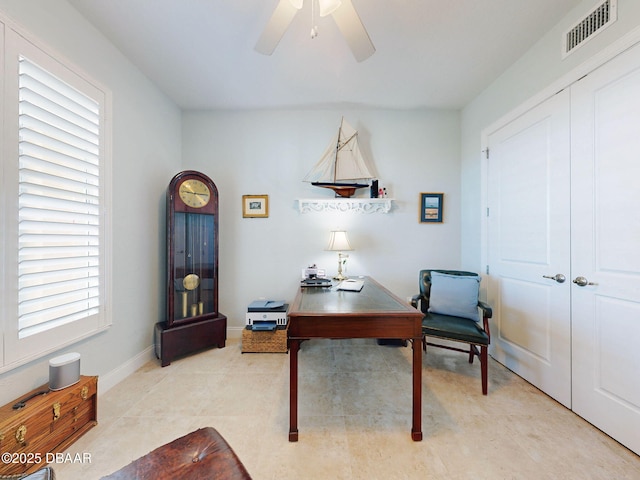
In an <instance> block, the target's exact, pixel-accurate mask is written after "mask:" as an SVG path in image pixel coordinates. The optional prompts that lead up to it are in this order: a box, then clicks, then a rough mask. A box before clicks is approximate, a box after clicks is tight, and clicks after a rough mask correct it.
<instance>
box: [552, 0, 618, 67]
mask: <svg viewBox="0 0 640 480" xmlns="http://www.w3.org/2000/svg"><path fill="white" fill-rule="evenodd" d="M617 4H618V0H605V1H604V2H601V3H600V4H599V5H598V6H596V7H595V8H594V9H593V10H592V11H591V13H589V14H588V15H587V16H586V17H585V18H583V19H582V20H580V21H579V22H578V23H577V24H576V25H575V26H574V27H572V28H571V29H570V30H568V31H567V32H566V33H565V35H564V41H563V47H562V57H563V58H564V57H566V56H567V55H569V54H570V53H573V52H574V51H575V49H576V48H578V47H581V46H582V45H584V43H585V42H586V41H587V40H590V39H591V38H593V37H595V36H596V35H597V34H598V33H600V32H601V31H602V30H604V29H605V28H606V27H608V26H609V25H611V24H612V23H613V22H615V21H616V19H617V16H618V15H617V11H618V8H617V6H618V5H617Z"/></svg>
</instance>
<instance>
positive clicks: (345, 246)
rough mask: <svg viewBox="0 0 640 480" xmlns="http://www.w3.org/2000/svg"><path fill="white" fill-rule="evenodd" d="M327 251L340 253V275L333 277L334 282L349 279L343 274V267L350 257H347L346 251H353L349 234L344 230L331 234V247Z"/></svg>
mask: <svg viewBox="0 0 640 480" xmlns="http://www.w3.org/2000/svg"><path fill="white" fill-rule="evenodd" d="M327 250H330V251H332V252H338V274H337V275H336V276H335V277H333V279H334V280H345V279H347V278H348V277H347V276H346V275H343V274H342V265H344V264H346V263H347V258H349V255H345V254H344V253H342V252H344V251H347V250H353V247H351V244H350V243H349V238H348V237H347V232H345V231H344V230H333V231H331V232H330V234H329V245H327Z"/></svg>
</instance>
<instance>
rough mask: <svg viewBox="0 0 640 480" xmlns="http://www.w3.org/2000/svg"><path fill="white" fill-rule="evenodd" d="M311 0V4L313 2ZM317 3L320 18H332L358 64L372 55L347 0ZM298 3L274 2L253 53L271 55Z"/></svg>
mask: <svg viewBox="0 0 640 480" xmlns="http://www.w3.org/2000/svg"><path fill="white" fill-rule="evenodd" d="M311 1H312V2H315V1H316V0H311ZM317 1H318V5H319V7H320V12H319V13H320V16H321V17H325V16H327V15H331V16H332V17H333V19H334V20H335V21H336V24H337V25H338V28H339V29H340V32H342V35H343V36H344V38H345V40H346V41H347V44H348V45H349V48H351V52H352V53H353V56H354V57H355V58H356V60H357V61H358V62H362V61H363V60H366V59H367V58H369V57H370V56H371V55H373V53H374V52H375V51H376V49H375V47H374V46H373V43H371V39H370V38H369V34H368V33H367V31H366V30H365V28H364V25H363V24H362V21H361V20H360V17H359V16H358V12H356V9H355V8H354V6H353V4H352V3H351V0H317ZM302 3H303V0H280V1H279V2H278V5H277V6H276V9H275V10H274V12H273V15H271V18H270V19H269V22H268V23H267V26H266V27H265V29H264V31H263V32H262V35H260V38H259V39H258V42H257V43H256V46H255V49H256V51H258V52H259V53H262V54H264V55H271V54H272V53H273V51H274V50H275V49H276V46H277V45H278V43H279V42H280V39H281V38H282V36H283V35H284V32H285V31H286V30H287V28H288V27H289V25H290V24H291V22H292V21H293V18H294V17H295V16H296V14H297V13H298V12H299V11H300V9H301V8H302ZM317 34H318V32H317V27H315V26H314V27H313V28H312V30H311V37H312V38H314V37H315V36H316V35H317Z"/></svg>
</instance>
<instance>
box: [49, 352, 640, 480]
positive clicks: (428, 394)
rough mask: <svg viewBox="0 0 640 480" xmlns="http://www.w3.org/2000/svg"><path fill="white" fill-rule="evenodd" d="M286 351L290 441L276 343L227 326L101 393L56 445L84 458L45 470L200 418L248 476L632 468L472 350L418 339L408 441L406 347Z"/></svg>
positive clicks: (123, 456) (67, 467)
mask: <svg viewBox="0 0 640 480" xmlns="http://www.w3.org/2000/svg"><path fill="white" fill-rule="evenodd" d="M299 359H300V393H299V395H300V407H299V413H300V415H299V423H298V425H299V431H300V440H299V442H297V443H290V442H288V415H289V407H288V393H289V383H288V374H289V362H288V360H289V356H288V355H287V354H264V353H263V354H254V353H246V354H242V353H241V345H240V341H239V340H230V341H228V342H227V346H226V347H225V348H223V349H214V350H209V351H206V352H203V353H200V354H197V355H193V356H190V357H186V358H183V359H181V360H177V361H174V362H173V363H172V364H171V365H170V366H168V367H165V368H161V367H160V366H159V363H158V362H155V361H154V362H149V363H148V364H147V365H146V366H145V367H143V368H141V369H140V370H139V371H137V372H136V373H134V374H133V375H131V376H129V377H128V378H127V379H125V380H124V381H123V382H121V383H120V384H118V385H117V386H115V387H114V388H112V389H111V390H110V391H108V392H106V393H105V394H104V395H102V396H101V397H100V399H99V403H98V416H99V425H98V426H97V427H95V428H93V429H92V430H91V431H89V433H87V434H86V435H85V436H84V437H83V438H81V439H80V440H79V441H78V442H77V443H75V444H74V445H72V446H71V447H70V448H69V450H68V451H67V452H69V453H73V454H75V453H83V454H84V453H88V454H89V455H90V457H91V462H90V463H81V464H60V465H56V466H55V470H56V474H57V478H58V480H74V479H98V478H100V477H101V476H102V475H106V474H108V473H111V472H113V471H115V470H118V469H119V468H121V467H122V466H124V465H126V464H127V463H129V462H131V461H133V460H135V459H136V458H138V457H140V456H142V455H144V454H146V453H148V452H149V451H151V450H153V449H154V448H156V447H158V446H160V445H162V444H164V443H167V442H170V441H171V440H173V439H175V438H177V437H179V436H182V435H185V434H187V433H189V432H191V431H193V430H196V429H197V428H200V427H203V426H212V427H214V428H216V429H217V430H218V431H219V432H220V433H221V434H222V435H223V436H224V437H225V438H226V440H227V441H228V442H229V443H230V444H231V446H232V447H233V449H234V450H235V452H236V453H237V454H238V456H239V457H240V458H241V460H242V462H243V463H244V465H245V466H246V468H247V470H248V471H249V473H250V474H251V475H252V477H253V478H254V480H262V479H268V480H272V479H273V480H275V479H277V480H287V479H304V480H309V479H322V480H326V479H345V480H349V479H367V480H370V479H374V480H375V479H385V480H386V479H426V478H429V479H444V478H447V479H454V480H459V479H485V478H486V479H489V478H490V479H607V480H610V479H617V480H620V479H639V478H640V457H638V456H637V455H635V454H633V453H632V452H630V451H629V450H627V449H625V448H624V447H622V446H620V445H619V444H618V443H616V442H615V441H614V440H612V439H611V438H609V437H608V436H607V435H604V434H603V433H601V432H600V431H599V430H597V429H595V428H593V427H592V426H591V425H589V424H588V423H587V422H585V421H584V420H582V419H581V418H580V417H578V416H576V415H574V414H573V413H572V412H571V411H569V410H567V409H565V408H564V407H562V406H561V405H559V404H558V403H556V402H555V401H554V400H552V399H550V398H549V397H547V396H546V395H544V394H543V393H541V392H540V391H539V390H537V389H536V388H534V387H532V386H531V385H529V384H528V383H527V382H525V381H523V380H522V379H521V378H519V377H518V376H516V375H514V374H513V373H511V372H510V371H508V370H507V369H505V368H504V367H502V366H501V365H500V364H498V363H496V362H495V361H493V360H491V361H490V363H491V364H490V366H489V395H488V396H486V397H483V396H482V393H481V389H480V380H479V370H480V368H479V365H478V364H477V363H476V364H474V365H469V364H468V363H467V360H466V356H465V355H464V354H459V353H455V352H449V351H446V350H442V349H430V350H429V354H428V355H427V356H426V357H424V358H423V365H424V367H423V368H424V370H423V434H424V439H423V441H422V442H413V441H412V440H411V436H410V429H411V374H410V365H411V349H410V348H409V347H407V348H401V347H383V346H378V345H377V344H375V341H369V340H351V341H330V340H324V341H311V342H306V343H304V344H303V346H302V350H301V352H300V357H299ZM181 480H182V479H181ZM185 480H188V479H185Z"/></svg>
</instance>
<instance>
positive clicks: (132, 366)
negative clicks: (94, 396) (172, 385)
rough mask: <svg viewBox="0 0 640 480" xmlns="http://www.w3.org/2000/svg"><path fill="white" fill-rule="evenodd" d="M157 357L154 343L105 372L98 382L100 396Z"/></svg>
mask: <svg viewBox="0 0 640 480" xmlns="http://www.w3.org/2000/svg"><path fill="white" fill-rule="evenodd" d="M155 358H156V355H155V349H154V348H153V345H150V346H149V347H147V348H145V349H144V350H143V351H142V352H140V353H139V354H138V355H136V356H135V357H133V358H131V359H129V360H127V361H126V362H124V363H123V364H121V365H120V366H118V367H116V368H114V369H113V370H111V371H110V372H107V373H105V374H104V375H100V379H99V380H100V381H99V382H98V396H100V395H102V394H104V393H106V392H108V391H109V390H110V389H111V388H113V387H115V386H116V385H117V384H118V383H120V382H121V381H122V380H124V379H125V378H127V377H128V376H129V375H131V374H132V373H134V372H135V371H136V370H138V369H139V368H140V367H142V366H143V365H144V364H146V363H147V362H149V361H150V360H153V359H155Z"/></svg>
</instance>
